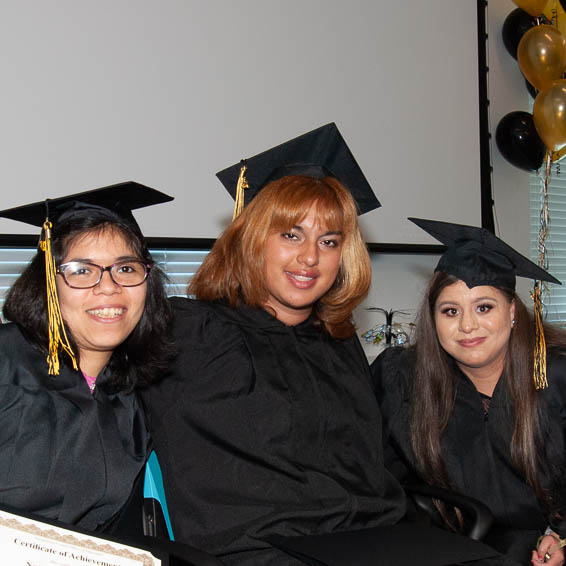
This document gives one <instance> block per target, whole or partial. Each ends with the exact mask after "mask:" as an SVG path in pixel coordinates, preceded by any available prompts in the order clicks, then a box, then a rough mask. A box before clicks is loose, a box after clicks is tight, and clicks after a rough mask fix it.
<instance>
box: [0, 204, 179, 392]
mask: <svg viewBox="0 0 566 566" xmlns="http://www.w3.org/2000/svg"><path fill="white" fill-rule="evenodd" d="M106 231H116V232H117V233H119V234H121V235H122V236H123V238H124V240H125V241H126V243H127V244H128V245H129V246H130V247H131V248H132V250H133V251H134V253H135V254H136V255H137V256H138V257H139V258H140V259H142V260H143V261H145V262H148V263H153V261H152V259H151V255H150V253H149V250H148V249H147V245H146V243H145V240H144V238H143V235H142V234H141V232H140V230H139V227H138V226H137V224H136V223H135V222H134V221H133V219H132V220H129V219H128V218H125V217H123V216H120V215H118V214H116V213H114V212H113V211H110V210H107V209H104V208H99V207H96V208H94V207H93V208H92V209H89V210H88V211H86V212H80V213H79V212H77V213H76V214H73V215H70V216H68V217H67V218H66V219H65V220H62V221H60V222H58V223H57V224H56V225H55V226H54V228H53V238H52V246H53V258H54V260H55V264H56V265H57V266H58V265H59V264H60V263H61V262H62V261H63V258H64V257H65V256H66V254H67V252H68V250H69V248H70V247H71V246H72V245H73V243H74V242H75V241H76V240H77V239H79V238H82V237H84V236H85V235H88V234H94V235H96V234H100V233H103V232H106ZM166 281H167V278H166V276H165V274H164V273H163V272H162V270H161V269H160V268H159V267H158V266H157V265H153V267H152V268H151V270H150V272H149V275H148V277H147V282H146V284H147V293H146V299H145V306H144V311H143V314H142V316H141V319H140V320H139V322H138V324H137V325H136V327H135V328H134V330H133V331H132V333H131V334H130V335H129V336H128V338H126V340H125V341H124V342H123V343H122V344H120V345H119V346H118V347H117V348H115V350H114V352H113V353H112V357H111V358H110V361H109V363H108V368H109V370H110V375H111V376H112V377H111V381H110V383H109V385H110V386H111V387H113V388H114V389H120V390H127V389H133V388H134V387H144V386H146V385H148V384H149V383H151V382H152V381H154V380H156V379H158V378H160V377H161V376H162V374H163V372H164V371H165V369H166V368H167V367H168V364H169V361H170V359H171V358H172V357H173V355H174V349H173V346H172V342H171V340H170V338H169V328H170V324H171V310H170V307H169V303H168V301H167V295H166V292H165V284H166ZM3 314H4V316H5V317H6V318H7V319H8V320H10V321H11V322H14V323H16V324H17V325H18V326H19V328H20V330H21V331H22V333H23V334H24V336H25V337H26V339H27V340H28V342H30V344H32V345H33V346H35V348H36V349H38V350H40V351H42V352H45V353H47V348H48V343H49V338H48V334H49V331H48V317H47V299H46V283H45V259H44V254H43V252H38V253H37V254H35V256H34V257H33V258H32V260H31V262H30V264H29V265H28V266H27V268H26V269H25V270H24V271H23V273H22V274H21V276H20V277H19V278H18V279H17V280H16V282H15V283H14V284H13V285H12V287H11V288H10V290H9V291H8V294H7V296H6V301H5V303H4V309H3ZM66 330H67V334H68V335H69V338H70V340H71V345H72V347H73V351H74V352H75V354H76V355H77V356H78V355H79V351H78V348H77V347H76V345H75V343H74V340H73V337H72V332H71V331H70V328H68V326H67V329H66ZM61 359H62V361H63V363H64V364H66V365H69V357H68V356H67V355H63V356H62V357H61ZM45 368H46V371H47V364H46V366H45ZM55 379H56V378H55Z"/></svg>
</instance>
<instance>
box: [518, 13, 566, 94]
mask: <svg viewBox="0 0 566 566" xmlns="http://www.w3.org/2000/svg"><path fill="white" fill-rule="evenodd" d="M517 61H518V62H519V67H520V68H521V71H522V72H523V75H525V78H526V79H527V80H528V81H529V82H530V83H531V84H532V85H533V86H534V87H535V88H536V89H537V90H545V89H548V88H550V86H551V85H552V83H553V82H554V81H556V80H558V79H561V78H562V74H563V73H564V70H565V69H566V39H564V36H563V35H562V33H561V32H560V31H559V30H558V29H556V28H555V27H554V26H550V25H546V24H545V25H541V26H536V27H534V28H531V29H530V30H529V31H528V32H527V33H525V35H524V36H523V37H522V38H521V41H520V42H519V47H518V48H517Z"/></svg>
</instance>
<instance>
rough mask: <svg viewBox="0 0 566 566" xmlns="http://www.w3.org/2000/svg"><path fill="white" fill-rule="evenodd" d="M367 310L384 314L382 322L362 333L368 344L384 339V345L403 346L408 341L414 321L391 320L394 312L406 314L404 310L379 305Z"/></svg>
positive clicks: (377, 342)
mask: <svg viewBox="0 0 566 566" xmlns="http://www.w3.org/2000/svg"><path fill="white" fill-rule="evenodd" d="M367 310H368V311H379V312H382V313H383V314H384V315H385V323H384V324H380V323H378V324H376V325H375V326H374V327H372V328H370V329H369V330H367V331H366V332H364V333H363V334H362V338H363V339H364V340H365V341H366V342H367V343H368V344H379V343H380V342H381V341H382V340H385V347H388V346H391V345H393V346H404V345H405V344H407V343H408V342H409V334H410V331H411V329H412V327H413V326H414V323H412V322H408V323H401V322H393V316H394V315H396V314H401V315H408V314H409V313H408V312H406V311H396V310H392V309H389V310H386V309H382V308H380V307H369V308H368V309H367Z"/></svg>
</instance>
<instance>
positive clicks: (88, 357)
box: [57, 228, 147, 377]
mask: <svg viewBox="0 0 566 566" xmlns="http://www.w3.org/2000/svg"><path fill="white" fill-rule="evenodd" d="M128 259H140V258H139V257H138V256H137V255H136V254H135V253H134V251H133V250H132V248H131V247H130V246H128V244H127V243H126V240H125V239H124V236H123V235H122V233H121V232H119V231H118V230H115V229H111V228H110V229H104V230H102V231H100V232H98V231H97V232H90V233H89V232H87V233H86V234H83V235H81V236H79V237H77V238H76V239H75V240H74V241H73V242H72V243H71V245H70V247H69V249H68V251H67V253H66V255H65V257H64V258H63V261H62V263H68V262H71V261H88V262H91V263H95V264H97V265H102V266H106V265H111V264H113V263H116V262H118V261H121V260H128ZM57 292H58V294H59V302H60V304H61V313H62V315H63V319H64V321H65V324H66V325H67V327H68V328H69V329H70V331H71V332H72V334H73V338H74V339H75V343H76V344H77V347H78V350H79V355H80V366H81V370H82V371H83V372H85V373H86V374H87V375H90V376H93V377H94V376H96V375H98V373H99V372H100V370H101V369H102V368H103V367H104V365H105V364H106V363H107V362H108V360H109V359H110V357H111V355H112V352H113V351H114V349H115V348H116V347H117V346H119V345H120V344H121V343H122V342H123V341H124V340H125V339H126V338H127V337H128V336H129V335H130V333H131V332H132V330H133V329H134V328H135V326H136V325H137V323H138V322H139V320H140V318H141V316H142V314H143V310H144V305H145V297H146V293H147V282H144V283H143V284H142V285H139V286H137V287H120V286H119V285H116V284H115V283H114V282H113V281H112V279H111V278H110V273H109V272H107V271H105V272H104V273H103V275H102V280H101V281H100V283H99V284H98V285H96V286H95V287H92V288H90V289H72V288H70V287H69V286H68V285H67V284H66V283H65V281H64V279H63V276H62V275H58V276H57Z"/></svg>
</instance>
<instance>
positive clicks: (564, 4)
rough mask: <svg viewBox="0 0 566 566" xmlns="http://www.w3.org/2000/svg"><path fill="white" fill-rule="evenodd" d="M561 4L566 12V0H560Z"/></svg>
mask: <svg viewBox="0 0 566 566" xmlns="http://www.w3.org/2000/svg"><path fill="white" fill-rule="evenodd" d="M560 5H561V6H562V9H563V10H564V11H565V12H566V0H560Z"/></svg>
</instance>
